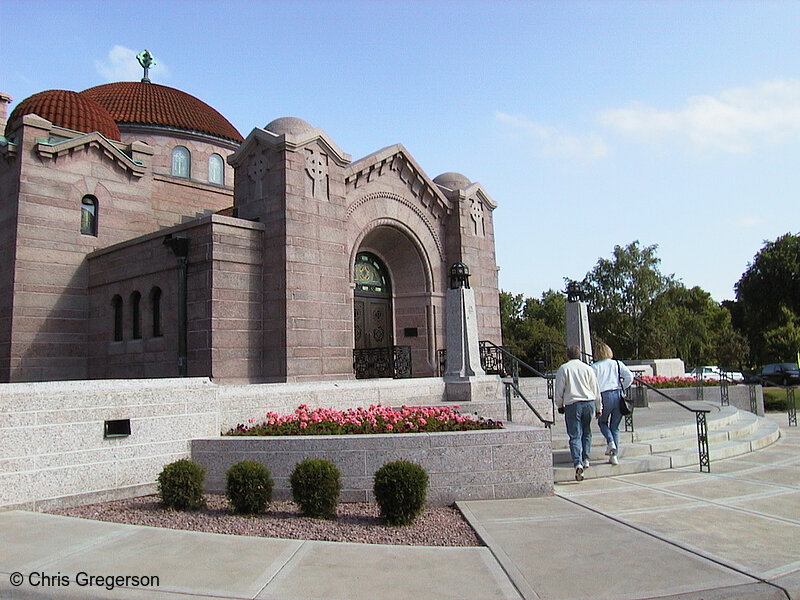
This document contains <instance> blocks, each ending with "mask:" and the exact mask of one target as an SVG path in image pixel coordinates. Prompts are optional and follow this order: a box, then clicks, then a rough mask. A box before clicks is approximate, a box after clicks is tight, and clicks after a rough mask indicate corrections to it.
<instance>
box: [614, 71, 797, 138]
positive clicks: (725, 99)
mask: <svg viewBox="0 0 800 600" xmlns="http://www.w3.org/2000/svg"><path fill="white" fill-rule="evenodd" d="M600 122H601V123H603V124H604V125H607V126H609V127H611V128H613V129H616V130H617V131H620V132H622V133H625V134H629V135H631V136H634V137H636V138H640V139H642V140H645V141H657V140H659V139H661V138H664V137H667V136H679V137H685V138H688V139H689V140H690V141H691V142H692V143H693V144H694V145H695V146H696V147H698V148H711V149H716V150H721V151H723V152H729V153H744V152H749V151H750V150H751V149H752V148H753V146H754V145H755V144H757V143H779V142H783V141H787V140H800V80H783V81H770V82H764V83H761V84H759V85H756V86H754V87H749V88H734V89H730V90H726V91H723V92H722V93H720V94H719V95H717V96H707V95H702V96H692V97H691V98H689V99H688V100H687V101H686V105H685V106H683V107H682V108H679V109H675V110H659V109H656V108H653V107H649V106H645V105H642V104H636V105H633V106H631V107H630V108H622V109H615V110H608V111H605V112H603V113H601V115H600Z"/></svg>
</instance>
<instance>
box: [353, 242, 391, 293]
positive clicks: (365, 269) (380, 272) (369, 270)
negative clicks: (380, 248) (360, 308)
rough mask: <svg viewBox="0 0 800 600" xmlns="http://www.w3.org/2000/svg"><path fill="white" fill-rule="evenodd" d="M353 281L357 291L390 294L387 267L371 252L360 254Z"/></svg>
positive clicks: (354, 268)
mask: <svg viewBox="0 0 800 600" xmlns="http://www.w3.org/2000/svg"><path fill="white" fill-rule="evenodd" d="M353 281H354V283H355V284H356V291H358V292H371V293H377V294H389V293H390V292H391V287H390V284H389V276H388V274H387V271H386V267H385V266H384V264H383V263H382V262H381V260H380V259H379V258H378V257H377V256H375V255H374V254H371V253H369V252H359V253H358V254H357V255H356V264H355V265H354V266H353Z"/></svg>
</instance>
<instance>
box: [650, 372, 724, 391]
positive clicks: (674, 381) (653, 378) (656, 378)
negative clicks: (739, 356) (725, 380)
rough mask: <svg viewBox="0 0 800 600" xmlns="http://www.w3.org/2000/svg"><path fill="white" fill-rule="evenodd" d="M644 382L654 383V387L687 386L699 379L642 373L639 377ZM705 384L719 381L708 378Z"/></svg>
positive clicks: (692, 384) (715, 383)
mask: <svg viewBox="0 0 800 600" xmlns="http://www.w3.org/2000/svg"><path fill="white" fill-rule="evenodd" d="M639 379H641V380H642V381H643V382H644V383H646V384H648V385H652V386H653V387H654V388H659V389H665V388H687V387H695V386H696V385H697V379H696V378H695V377H662V376H660V375H642V376H640V377H639ZM703 384H704V385H719V381H715V380H706V381H704V382H703Z"/></svg>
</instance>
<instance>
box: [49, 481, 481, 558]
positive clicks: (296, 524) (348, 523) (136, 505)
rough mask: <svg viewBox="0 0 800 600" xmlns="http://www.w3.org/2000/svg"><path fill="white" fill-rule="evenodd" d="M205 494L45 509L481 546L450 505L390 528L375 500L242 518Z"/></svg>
mask: <svg viewBox="0 0 800 600" xmlns="http://www.w3.org/2000/svg"><path fill="white" fill-rule="evenodd" d="M205 498H206V507H205V508H204V509H202V510H198V511H196V512H179V511H173V510H166V509H164V508H162V506H161V504H160V502H159V499H158V496H155V495H153V496H141V497H139V498H130V499H126V500H114V501H111V502H103V503H100V504H87V505H84V506H75V507H71V508H62V509H57V510H51V511H48V512H50V513H51V514H55V515H64V516H68V517H80V518H83V519H94V520H97V521H110V522H113V523H128V524H131V525H146V526H149V527H167V528H169V529H188V530H191V531H205V532H208V533H227V534H233V535H252V536H257V537H275V538H285V539H302V540H321V541H329V542H355V543H360V544H400V545H406V546H482V545H483V544H482V542H481V541H480V539H479V538H478V536H477V535H476V534H475V531H474V530H473V529H472V527H470V525H469V523H467V521H466V520H465V519H464V518H463V517H462V515H461V513H460V512H459V510H458V509H457V508H455V507H446V506H444V507H438V506H437V507H427V508H426V509H425V510H424V512H423V513H422V514H421V515H420V516H419V517H417V519H416V521H415V522H414V523H413V524H412V525H408V526H405V527H389V526H387V525H385V524H384V523H383V521H382V520H381V518H380V516H379V515H380V513H379V510H378V506H377V504H374V503H367V502H354V503H342V504H339V507H338V511H337V515H338V518H337V519H336V520H327V519H310V518H308V517H304V516H303V515H302V513H301V512H300V509H299V507H298V506H297V505H296V504H295V503H294V502H289V501H273V502H271V503H270V505H269V508H268V510H267V512H266V513H265V514H263V515H258V516H241V515H236V514H234V513H233V511H232V510H231V509H230V507H229V505H228V501H227V499H226V498H225V496H224V495H222V494H206V496H205Z"/></svg>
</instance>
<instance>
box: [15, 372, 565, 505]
mask: <svg viewBox="0 0 800 600" xmlns="http://www.w3.org/2000/svg"><path fill="white" fill-rule="evenodd" d="M497 381H498V389H499V385H500V384H499V379H498V380H497ZM444 398H445V388H444V382H443V381H442V379H441V378H427V379H423V378H421V379H405V380H391V379H389V380H386V379H382V380H370V381H352V380H349V381H330V382H324V383H309V384H286V383H275V384H262V385H217V384H214V383H212V382H211V381H209V380H208V379H206V378H183V379H143V380H94V381H59V382H41V383H11V384H2V385H0V510H3V509H10V508H22V509H34V510H39V509H46V508H49V507H54V506H67V505H72V504H81V503H86V502H91V501H102V500H107V499H111V498H118V497H129V496H136V495H141V494H146V493H152V492H154V491H155V481H156V477H157V476H158V474H159V473H160V471H161V469H162V468H163V467H164V465H166V464H168V463H170V462H173V461H175V460H178V459H180V458H187V457H189V455H190V440H192V439H195V438H209V437H213V436H218V435H220V434H221V433H222V432H224V431H227V430H229V429H230V428H232V427H235V426H236V425H237V424H239V423H247V422H248V421H249V419H254V420H259V421H260V420H263V418H264V416H265V415H266V413H267V412H268V411H273V412H277V413H279V414H286V413H290V412H292V411H293V410H294V409H295V408H297V406H298V405H300V404H307V405H308V406H310V407H311V408H316V407H326V408H335V409H345V408H352V407H357V406H369V405H370V404H377V403H381V404H383V405H384V406H399V405H402V404H407V405H409V406H411V405H417V406H420V405H436V404H441V403H442V402H443V401H444ZM474 408H475V409H476V410H482V407H481V406H480V403H476V404H475V406H474ZM472 409H473V407H471V406H468V405H465V406H462V412H463V413H470V412H473V410H472ZM498 412H500V411H498ZM119 419H129V420H130V430H131V433H130V435H129V436H125V437H116V438H107V437H104V422H105V421H107V420H119ZM547 433H548V435H549V432H547ZM548 440H549V438H548ZM495 483H496V482H492V484H491V485H495ZM482 485H488V484H485V483H484V484H482ZM498 485H499V483H498Z"/></svg>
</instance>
